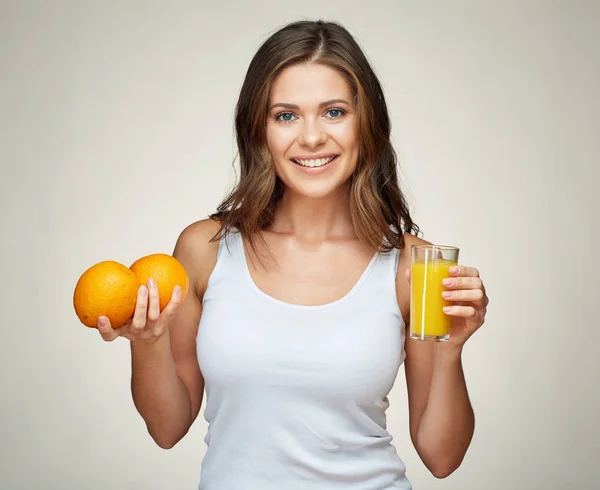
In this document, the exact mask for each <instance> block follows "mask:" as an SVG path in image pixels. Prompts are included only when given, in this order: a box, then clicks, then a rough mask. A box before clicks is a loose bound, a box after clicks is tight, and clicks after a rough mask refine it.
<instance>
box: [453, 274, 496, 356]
mask: <svg viewBox="0 0 600 490" xmlns="http://www.w3.org/2000/svg"><path fill="white" fill-rule="evenodd" d="M442 284H443V286H444V288H445V291H444V292H443V293H442V296H443V297H444V299H446V300H448V301H450V302H451V303H452V304H451V305H450V306H446V307H445V308H444V313H446V314H447V315H449V316H451V317H452V326H451V330H450V338H449V339H448V340H447V341H446V342H444V344H445V345H447V346H448V347H462V345H463V344H464V343H465V342H466V341H467V339H468V338H469V337H470V336H471V335H473V333H474V332H475V331H476V330H477V329H478V328H479V327H481V325H483V322H484V321H485V314H486V312H487V306H488V304H489V299H488V297H487V294H486V292H485V286H484V285H483V282H482V281H481V279H480V277H479V271H478V270H477V269H474V268H473V267H465V266H454V267H450V277H449V278H447V279H444V280H443V282H442Z"/></svg>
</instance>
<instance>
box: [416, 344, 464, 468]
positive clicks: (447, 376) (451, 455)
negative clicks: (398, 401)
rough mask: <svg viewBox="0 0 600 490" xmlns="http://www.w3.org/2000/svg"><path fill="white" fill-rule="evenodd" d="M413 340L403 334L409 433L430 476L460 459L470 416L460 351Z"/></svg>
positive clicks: (451, 466)
mask: <svg viewBox="0 0 600 490" xmlns="http://www.w3.org/2000/svg"><path fill="white" fill-rule="evenodd" d="M417 342H419V341H414V340H411V339H407V340H406V343H407V348H406V351H407V353H406V360H405V363H406V364H405V373H406V385H407V387H408V400H409V412H410V434H411V438H412V441H413V444H414V446H415V449H416V451H417V453H418V454H419V456H420V457H421V459H422V460H423V463H424V464H425V465H426V466H427V468H428V469H429V470H430V471H431V473H432V474H433V475H434V476H436V477H437V478H444V477H446V476H448V475H450V474H451V473H452V472H453V471H455V470H456V469H457V468H458V467H459V466H460V464H461V463H462V460H463V458H464V456H465V454H466V452H467V449H468V448H469V445H470V443H471V439H472V437H473V431H474V428H475V417H474V413H473V409H472V407H471V403H470V401H469V396H468V394H467V387H466V383H465V377H464V373H463V370H462V363H461V353H460V351H446V350H443V349H441V348H440V346H439V345H432V344H430V343H427V344H426V343H424V342H419V343H417Z"/></svg>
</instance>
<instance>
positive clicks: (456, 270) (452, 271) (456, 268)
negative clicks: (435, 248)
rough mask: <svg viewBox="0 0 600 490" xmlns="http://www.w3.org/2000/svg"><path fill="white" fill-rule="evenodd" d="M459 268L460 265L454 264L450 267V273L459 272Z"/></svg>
mask: <svg viewBox="0 0 600 490" xmlns="http://www.w3.org/2000/svg"><path fill="white" fill-rule="evenodd" d="M458 270H459V269H458V267H457V266H455V265H453V266H452V267H450V269H449V271H450V274H457V273H458Z"/></svg>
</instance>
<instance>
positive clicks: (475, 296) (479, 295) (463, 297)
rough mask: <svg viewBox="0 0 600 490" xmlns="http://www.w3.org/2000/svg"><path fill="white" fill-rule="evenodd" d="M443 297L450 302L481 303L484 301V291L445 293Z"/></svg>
mask: <svg viewBox="0 0 600 490" xmlns="http://www.w3.org/2000/svg"><path fill="white" fill-rule="evenodd" d="M442 297H443V298H444V299H447V300H449V301H473V302H475V303H479V302H481V301H482V300H483V291H482V290H481V289H460V290H457V291H443V292H442Z"/></svg>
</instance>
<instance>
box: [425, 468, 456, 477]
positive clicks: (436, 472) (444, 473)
mask: <svg viewBox="0 0 600 490" xmlns="http://www.w3.org/2000/svg"><path fill="white" fill-rule="evenodd" d="M457 468H458V466H450V465H447V466H444V465H436V466H433V467H431V468H429V471H430V472H431V474H432V475H433V476H434V477H436V478H437V479H439V480H442V479H444V478H447V477H449V476H450V475H451V474H452V473H454V471H455V470H456V469H457Z"/></svg>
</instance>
